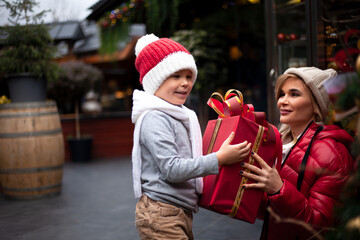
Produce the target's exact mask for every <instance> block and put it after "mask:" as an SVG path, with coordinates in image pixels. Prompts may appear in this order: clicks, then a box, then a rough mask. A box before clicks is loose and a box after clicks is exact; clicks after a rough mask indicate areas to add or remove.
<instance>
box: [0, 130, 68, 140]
mask: <svg viewBox="0 0 360 240" xmlns="http://www.w3.org/2000/svg"><path fill="white" fill-rule="evenodd" d="M57 133H62V129H61V128H58V129H53V130H47V131H37V132H19V133H1V134H0V138H18V137H37V136H44V135H52V134H57Z"/></svg>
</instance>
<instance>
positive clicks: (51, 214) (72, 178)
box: [0, 157, 262, 240]
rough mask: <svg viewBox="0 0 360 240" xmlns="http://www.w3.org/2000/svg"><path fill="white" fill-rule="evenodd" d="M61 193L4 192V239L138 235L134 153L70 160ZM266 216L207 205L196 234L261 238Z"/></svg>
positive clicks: (129, 238) (202, 238)
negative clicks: (240, 216) (242, 217)
mask: <svg viewBox="0 0 360 240" xmlns="http://www.w3.org/2000/svg"><path fill="white" fill-rule="evenodd" d="M62 184H63V185H62V191H61V194H60V195H59V196H56V197H49V198H43V199H38V200H25V201H16V200H7V199H5V198H4V196H3V195H2V194H1V193H0V239H1V240H137V239H139V236H138V234H137V231H136V228H135V223H134V222H135V216H134V212H135V205H136V199H135V198H134V196H133V191H132V178H131V160H130V157H124V158H112V159H100V160H93V161H91V162H89V163H73V162H66V163H65V167H64V172H63V182H62ZM261 226H262V221H259V220H257V221H256V222H255V223H254V224H250V223H246V222H242V221H239V220H236V219H232V218H229V217H227V216H224V215H220V214H216V213H213V212H210V211H208V210H205V209H202V208H201V209H200V211H199V212H198V213H196V214H194V221H193V233H194V236H195V239H196V240H241V239H246V240H255V239H259V236H260V232H261Z"/></svg>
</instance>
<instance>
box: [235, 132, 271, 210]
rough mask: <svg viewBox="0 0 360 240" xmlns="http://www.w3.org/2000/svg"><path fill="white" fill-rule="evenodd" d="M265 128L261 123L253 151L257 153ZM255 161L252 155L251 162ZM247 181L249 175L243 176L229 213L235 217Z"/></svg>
mask: <svg viewBox="0 0 360 240" xmlns="http://www.w3.org/2000/svg"><path fill="white" fill-rule="evenodd" d="M264 130H265V128H264V127H263V126H261V125H260V126H259V130H258V132H257V135H256V139H255V142H254V145H253V148H252V151H253V152H255V153H257V151H258V150H259V147H260V145H261V141H262V139H263V135H264ZM254 162H255V160H254V158H253V157H252V156H250V159H249V164H251V165H253V164H254ZM245 171H246V172H250V171H249V170H248V169H246V170H245ZM247 181H248V178H247V177H242V178H241V183H240V186H239V189H238V192H237V194H236V198H235V201H234V204H233V207H232V209H231V212H230V214H229V215H230V217H235V215H236V213H237V211H238V210H239V207H240V203H241V200H242V197H243V195H244V191H245V188H243V185H244V184H246V183H247Z"/></svg>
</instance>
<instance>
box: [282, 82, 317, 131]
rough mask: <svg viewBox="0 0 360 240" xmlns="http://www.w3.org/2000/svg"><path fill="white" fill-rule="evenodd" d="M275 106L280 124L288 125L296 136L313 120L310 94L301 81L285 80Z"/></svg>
mask: <svg viewBox="0 0 360 240" xmlns="http://www.w3.org/2000/svg"><path fill="white" fill-rule="evenodd" d="M277 106H278V108H279V110H280V122H281V123H284V124H287V125H289V126H290V128H291V130H292V131H293V132H294V134H296V136H298V135H300V134H301V133H302V132H303V131H304V129H305V128H306V127H307V125H308V124H309V122H310V121H312V120H314V106H313V103H312V100H311V92H310V90H309V88H308V87H307V86H306V85H305V83H304V82H303V81H302V80H301V79H298V78H288V79H287V80H285V83H284V85H283V86H282V88H281V90H280V95H279V99H278V101H277Z"/></svg>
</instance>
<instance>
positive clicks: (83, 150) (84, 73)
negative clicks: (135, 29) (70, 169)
mask: <svg viewBox="0 0 360 240" xmlns="http://www.w3.org/2000/svg"><path fill="white" fill-rule="evenodd" d="M59 67H60V69H61V70H62V71H61V72H60V74H59V80H58V81H55V82H52V83H51V84H49V90H50V91H51V95H52V97H54V99H55V100H56V101H57V102H72V103H74V110H75V136H68V137H67V140H68V144H69V148H70V153H71V158H72V161H74V162H87V161H89V160H90V159H91V146H92V136H89V135H81V131H80V102H81V99H82V98H83V97H84V95H85V94H86V93H87V92H88V91H90V90H93V89H94V88H96V85H97V84H98V83H100V81H101V79H102V78H103V75H102V72H101V71H100V70H99V69H98V68H96V67H94V66H92V65H90V64H86V63H84V62H81V61H69V62H64V63H61V64H59Z"/></svg>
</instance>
